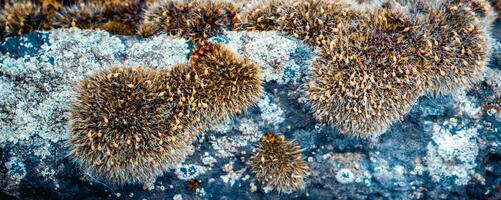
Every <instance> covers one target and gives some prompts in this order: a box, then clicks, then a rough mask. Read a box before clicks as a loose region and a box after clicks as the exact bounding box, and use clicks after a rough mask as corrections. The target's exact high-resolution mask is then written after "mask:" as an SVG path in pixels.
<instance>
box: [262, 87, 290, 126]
mask: <svg viewBox="0 0 501 200" xmlns="http://www.w3.org/2000/svg"><path fill="white" fill-rule="evenodd" d="M257 106H258V107H259V109H260V110H261V118H262V119H263V120H264V122H266V123H267V124H269V125H274V126H277V125H279V124H280V123H282V122H283V121H284V120H285V119H284V117H283V114H284V112H283V110H282V109H281V108H280V107H279V106H278V105H277V104H276V103H274V102H273V101H272V98H271V95H270V94H268V93H267V92H263V94H262V95H261V97H260V98H259V101H258V102H257Z"/></svg>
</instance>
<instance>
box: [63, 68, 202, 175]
mask: <svg viewBox="0 0 501 200" xmlns="http://www.w3.org/2000/svg"><path fill="white" fill-rule="evenodd" d="M159 78H161V77H159V75H158V74H157V73H156V71H155V70H154V69H150V68H122V67H119V68H113V69H111V70H108V71H102V72H99V73H97V74H95V75H94V76H91V77H89V78H87V79H85V80H83V81H82V82H81V83H80V85H79V89H78V90H77V95H76V100H75V103H74V104H73V106H72V109H71V115H70V122H71V133H72V134H71V136H70V140H69V148H70V155H71V156H72V157H73V159H74V160H75V161H76V162H77V163H79V164H80V166H81V167H82V169H83V170H84V171H85V172H86V173H89V174H91V175H94V176H96V177H101V178H103V179H105V180H108V181H111V182H114V183H117V184H119V185H122V184H127V183H147V182H151V181H154V180H155V178H156V177H157V176H159V175H161V174H162V173H163V172H164V171H165V170H166V169H168V168H169V167H171V166H173V165H175V164H177V163H179V162H181V161H182V160H184V158H185V156H186V154H187V153H186V152H187V148H188V145H189V144H190V142H191V140H190V139H191V138H192V137H191V134H193V131H195V130H194V128H193V127H190V126H184V127H181V126H180V124H179V123H180V122H179V117H178V112H177V111H179V110H170V109H168V108H167V107H166V104H167V100H166V99H165V98H164V97H163V95H162V94H163V92H164V91H165V89H166V88H163V87H162V86H159V85H156V84H155V82H157V81H158V80H159ZM173 127H175V128H173Z"/></svg>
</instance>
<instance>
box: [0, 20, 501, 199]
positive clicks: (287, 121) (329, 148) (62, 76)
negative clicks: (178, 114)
mask: <svg viewBox="0 0 501 200" xmlns="http://www.w3.org/2000/svg"><path fill="white" fill-rule="evenodd" d="M495 27H496V29H495V31H494V34H493V35H494V37H495V38H496V39H497V41H499V42H498V43H496V44H494V45H493V46H494V47H495V50H494V53H493V58H492V59H491V62H490V64H489V66H488V68H486V69H485V72H484V73H483V78H482V81H481V82H480V83H478V84H477V85H475V87H474V88H472V89H469V90H467V91H463V92H461V93H459V94H456V95H449V96H438V97H434V96H424V97H421V98H420V100H419V101H418V103H417V104H415V105H414V106H413V108H412V110H411V111H410V112H409V113H408V114H407V115H406V117H405V118H404V120H403V121H402V122H400V123H396V124H395V125H393V126H392V127H391V128H390V129H389V130H388V131H387V132H386V133H385V134H383V135H382V136H380V137H378V138H371V139H358V138H350V137H346V136H344V135H341V134H340V133H339V132H338V131H337V130H336V129H335V128H332V127H330V126H327V125H324V124H319V123H317V122H315V120H314V119H313V117H312V115H311V113H310V112H309V108H308V105H307V102H306V100H305V96H304V91H303V90H302V85H303V82H304V77H305V76H306V75H307V74H308V65H309V63H310V60H311V58H312V56H313V53H312V52H313V50H311V49H308V47H306V46H305V45H303V44H301V43H300V42H298V41H295V40H291V39H289V38H287V37H282V36H280V35H278V34H276V33H274V32H261V33H252V32H227V33H226V34H225V35H223V36H220V37H217V38H213V39H212V40H213V41H215V42H219V43H224V44H226V45H227V46H228V47H229V48H230V49H232V50H233V51H234V52H235V53H237V54H238V55H240V56H246V57H249V58H250V59H252V60H253V61H254V62H256V63H258V64H260V66H261V69H262V74H263V76H262V78H263V81H264V82H265V84H264V92H263V95H262V96H261V98H260V100H259V102H258V103H257V104H256V105H255V106H253V107H251V108H250V109H249V110H247V111H246V112H244V113H243V114H240V115H238V116H237V117H235V118H233V119H231V120H227V121H225V122H223V123H221V124H218V125H216V126H214V127H213V128H212V129H211V130H209V131H206V132H202V133H199V135H198V137H197V140H196V141H195V142H194V143H193V149H192V152H190V153H191V156H189V157H188V159H187V160H186V161H185V162H184V163H182V165H179V166H178V167H176V168H175V169H172V170H171V171H170V172H167V173H165V175H164V176H163V177H160V178H158V179H157V180H156V182H155V183H154V185H153V186H151V187H150V188H147V189H143V188H142V186H140V185H129V186H125V187H117V186H114V185H113V184H111V183H103V182H98V181H96V179H95V178H94V177H91V176H89V175H87V174H85V173H84V172H82V171H81V170H80V169H79V168H78V166H76V165H75V164H73V163H71V162H70V161H69V159H68V158H67V157H66V156H67V151H66V147H65V140H66V138H67V137H68V130H69V129H68V125H67V119H68V116H67V115H68V106H69V104H70V103H71V101H72V99H73V87H74V85H75V83H76V82H78V81H79V80H81V79H82V78H84V77H85V76H86V75H89V74H92V73H94V72H96V71H98V70H102V69H106V68H108V67H111V66H134V65H142V66H151V67H171V66H173V65H174V64H176V63H180V62H186V61H187V59H188V57H189V53H190V50H191V46H190V45H189V44H188V43H186V41H185V40H183V39H179V38H170V37H167V36H163V35H160V36H155V37H152V38H148V39H140V38H137V37H122V36H120V37H118V36H112V35H110V34H108V33H105V32H99V31H82V30H78V29H60V30H54V31H52V32H42V33H33V34H29V35H25V36H22V37H17V38H10V39H8V40H6V41H5V42H3V43H1V44H0V144H1V154H0V155H1V157H0V159H1V165H0V188H1V189H2V194H1V195H0V199H3V198H22V199H70V198H71V199H292V198H301V199H304V198H308V199H501V132H500V131H501V130H500V129H501V105H500V104H501V99H500V98H501V43H500V42H501V35H499V34H496V33H499V32H500V31H499V30H501V24H500V22H497V24H496V26H495ZM267 132H271V133H282V134H284V135H285V137H286V138H288V139H293V140H295V141H296V142H297V143H298V144H300V146H301V147H302V148H303V149H304V152H303V154H304V156H305V160H306V161H307V164H308V165H309V167H310V169H311V172H312V173H311V175H310V176H309V177H308V178H307V183H306V188H305V189H304V190H302V191H297V192H294V193H291V194H279V193H277V192H275V191H273V190H270V188H267V187H264V186H263V185H261V184H260V183H258V182H256V180H255V179H254V177H253V173H252V171H251V169H250V168H249V166H248V165H247V163H246V162H247V161H248V160H249V158H250V156H251V154H252V151H253V149H254V148H255V146H256V145H257V144H258V141H259V138H260V136H261V135H262V134H263V133H267ZM193 186H195V187H193Z"/></svg>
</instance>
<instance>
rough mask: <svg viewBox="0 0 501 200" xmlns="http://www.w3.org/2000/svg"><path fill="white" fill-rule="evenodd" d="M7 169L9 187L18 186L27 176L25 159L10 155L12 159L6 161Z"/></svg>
mask: <svg viewBox="0 0 501 200" xmlns="http://www.w3.org/2000/svg"><path fill="white" fill-rule="evenodd" d="M5 168H6V169H7V179H6V181H7V182H8V187H16V186H17V185H19V184H20V183H21V180H22V179H23V178H24V177H25V176H26V168H25V166H24V163H23V161H22V160H21V159H20V158H18V157H15V156H13V157H10V160H9V161H8V162H6V163H5Z"/></svg>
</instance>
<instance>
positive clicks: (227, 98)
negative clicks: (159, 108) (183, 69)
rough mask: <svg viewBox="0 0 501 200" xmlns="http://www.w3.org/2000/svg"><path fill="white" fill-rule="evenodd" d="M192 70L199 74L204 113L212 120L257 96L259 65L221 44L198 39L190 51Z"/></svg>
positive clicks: (259, 92)
mask: <svg viewBox="0 0 501 200" xmlns="http://www.w3.org/2000/svg"><path fill="white" fill-rule="evenodd" d="M190 64H191V66H192V71H195V72H197V73H199V74H200V77H201V78H202V80H204V81H203V87H204V90H205V94H204V95H203V96H202V97H201V98H202V99H204V101H206V102H207V103H208V104H209V107H208V109H207V111H206V112H207V114H208V115H209V116H210V117H211V118H213V119H216V120H218V121H219V120H222V119H225V118H227V117H228V116H233V115H234V114H236V113H239V112H241V111H242V110H244V109H245V108H247V107H249V106H250V105H252V104H253V103H255V102H257V101H258V100H259V96H260V95H261V90H262V86H261V84H262V83H261V80H260V78H259V76H260V75H259V66H258V65H256V64H254V63H252V62H251V61H250V60H249V59H247V58H243V59H242V58H237V57H236V56H235V54H233V53H232V52H231V51H230V50H229V49H227V48H226V47H224V46H222V45H217V44H213V43H209V42H201V43H200V45H199V46H198V48H196V49H195V50H194V51H193V52H192V55H191V58H190Z"/></svg>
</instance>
